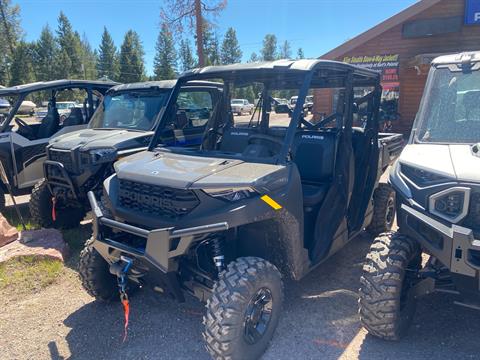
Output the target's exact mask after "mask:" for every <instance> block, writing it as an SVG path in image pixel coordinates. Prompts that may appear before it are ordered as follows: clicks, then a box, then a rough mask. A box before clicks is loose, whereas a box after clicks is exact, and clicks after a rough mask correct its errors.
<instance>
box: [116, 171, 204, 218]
mask: <svg viewBox="0 0 480 360" xmlns="http://www.w3.org/2000/svg"><path fill="white" fill-rule="evenodd" d="M119 183H120V191H119V202H120V206H122V207H123V208H126V209H130V210H133V211H135V212H140V213H145V214H149V215H157V216H160V217H162V218H167V219H178V218H180V217H182V216H184V215H186V214H188V213H190V212H191V211H192V210H193V209H195V208H196V207H197V206H198V204H199V203H200V201H199V200H198V198H197V196H196V195H195V193H194V192H193V191H191V190H183V189H174V188H170V187H164V186H155V185H150V184H143V183H138V182H134V181H130V180H120V181H119Z"/></svg>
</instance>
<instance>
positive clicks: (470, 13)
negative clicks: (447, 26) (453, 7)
mask: <svg viewBox="0 0 480 360" xmlns="http://www.w3.org/2000/svg"><path fill="white" fill-rule="evenodd" d="M465 24H467V25H475V24H480V0H465Z"/></svg>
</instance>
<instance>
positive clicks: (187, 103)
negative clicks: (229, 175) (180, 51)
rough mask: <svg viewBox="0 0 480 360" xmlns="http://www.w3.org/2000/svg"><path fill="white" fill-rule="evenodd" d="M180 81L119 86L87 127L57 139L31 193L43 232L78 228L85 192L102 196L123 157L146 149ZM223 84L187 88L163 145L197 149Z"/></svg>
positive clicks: (166, 126)
mask: <svg viewBox="0 0 480 360" xmlns="http://www.w3.org/2000/svg"><path fill="white" fill-rule="evenodd" d="M175 84H176V80H168V81H150V82H143V83H133V84H125V85H119V86H115V87H114V88H112V89H110V90H109V91H108V93H107V94H106V96H105V98H104V101H103V102H102V104H101V105H100V107H99V108H98V109H97V111H96V112H95V114H94V115H93V118H92V120H91V121H90V123H89V124H88V128H87V129H84V130H81V131H76V132H73V133H69V134H66V135H63V136H59V137H56V138H55V139H54V140H52V141H51V142H50V144H49V146H48V147H47V160H46V161H45V163H44V174H45V179H44V180H42V181H41V182H39V183H38V184H37V185H36V186H35V188H34V189H33V191H32V196H31V200H30V213H31V215H32V218H33V221H34V222H36V223H38V224H40V225H41V226H43V227H51V226H54V227H60V228H69V227H73V226H78V225H79V223H80V221H81V220H82V219H83V218H84V217H85V214H86V212H87V211H88V210H89V204H88V199H87V192H88V191H94V192H95V193H96V194H101V190H102V183H103V180H105V179H106V178H107V177H108V176H110V175H111V174H112V173H113V163H114V162H115V161H116V160H117V159H118V158H121V157H125V156H127V155H130V154H133V153H135V152H138V151H142V150H145V149H147V146H148V143H149V142H150V140H151V138H152V136H153V134H154V129H155V127H156V126H157V125H158V120H159V119H158V118H159V115H160V114H161V110H163V109H164V106H165V104H166V103H167V100H168V98H169V96H170V94H171V92H172V89H173V88H174V86H175ZM220 91H221V84H215V83H207V82H197V83H191V84H188V85H186V86H184V87H183V88H182V90H181V92H180V94H179V97H178V100H177V103H176V115H175V116H174V117H172V118H171V121H169V122H168V123H164V124H163V126H162V129H161V130H159V131H160V138H161V142H162V143H163V144H166V145H176V146H188V147H198V146H199V145H200V143H201V142H202V136H203V133H204V130H205V126H206V123H207V121H208V119H209V117H210V115H211V112H212V109H213V106H214V104H215V103H216V101H217V99H218V98H219V94H220Z"/></svg>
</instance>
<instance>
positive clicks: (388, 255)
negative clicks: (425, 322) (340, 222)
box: [359, 232, 422, 340]
mask: <svg viewBox="0 0 480 360" xmlns="http://www.w3.org/2000/svg"><path fill="white" fill-rule="evenodd" d="M421 261H422V257H421V249H420V247H419V245H418V243H417V242H416V241H415V240H412V239H410V238H409V237H407V236H404V235H401V234H399V233H395V232H390V233H386V234H382V235H381V236H379V237H377V238H376V239H375V241H374V242H373V244H372V246H371V247H370V252H369V253H368V254H367V258H366V261H365V264H364V266H363V274H362V277H361V278H360V284H361V285H360V291H359V293H360V299H359V313H360V320H361V322H362V325H363V326H364V327H365V328H366V329H367V330H368V332H369V333H370V334H372V335H374V336H377V337H379V338H382V339H385V340H399V339H400V338H401V337H402V336H403V335H404V334H405V332H406V331H407V329H408V327H409V326H410V324H411V322H412V319H413V316H414V313H415V308H416V298H415V296H414V294H413V293H412V291H411V290H412V287H413V286H414V285H415V283H416V280H417V275H418V271H419V269H420V267H421Z"/></svg>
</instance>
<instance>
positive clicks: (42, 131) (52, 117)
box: [37, 106, 60, 139]
mask: <svg viewBox="0 0 480 360" xmlns="http://www.w3.org/2000/svg"><path fill="white" fill-rule="evenodd" d="M59 124H60V116H59V115H58V111H57V109H56V108H54V107H53V106H49V109H48V112H47V115H46V116H45V117H44V118H43V120H42V123H41V124H40V126H39V128H38V132H37V139H44V138H49V137H50V136H52V135H53V134H55V132H56V131H57V130H58V127H59Z"/></svg>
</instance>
